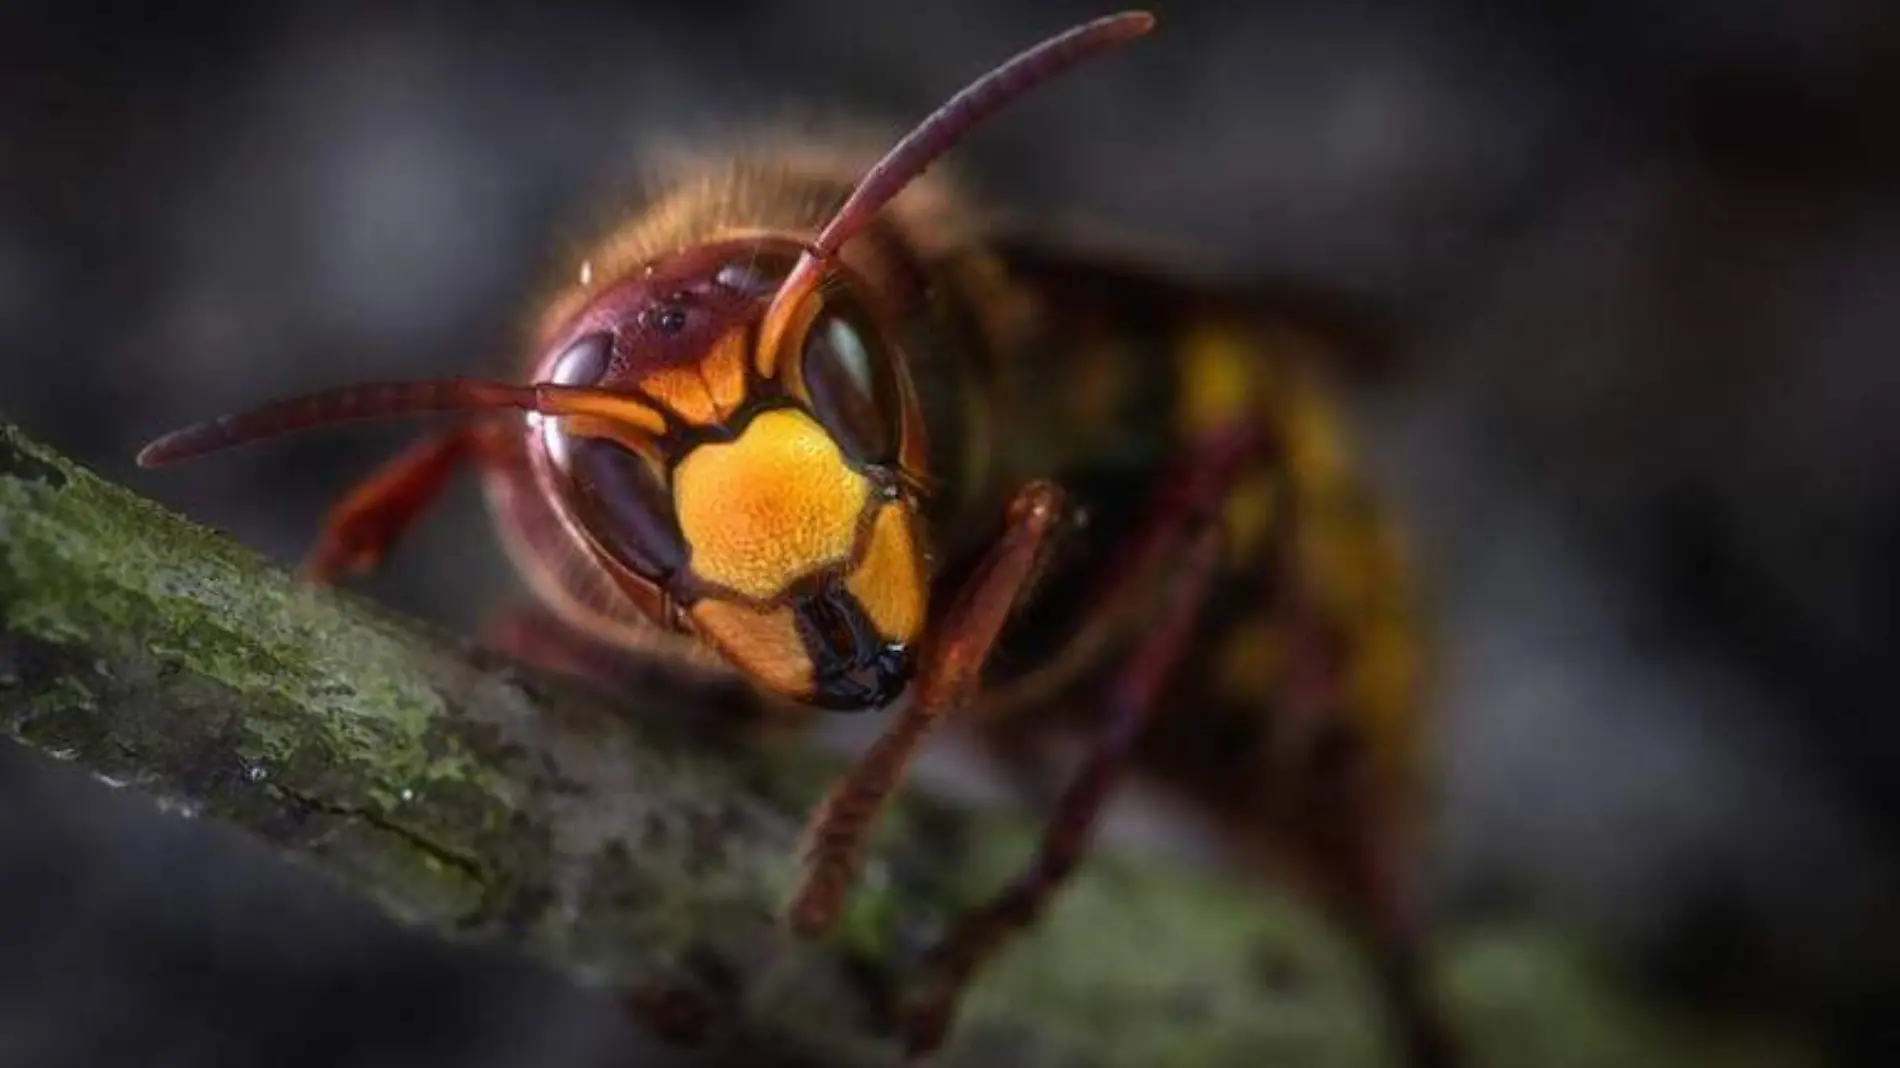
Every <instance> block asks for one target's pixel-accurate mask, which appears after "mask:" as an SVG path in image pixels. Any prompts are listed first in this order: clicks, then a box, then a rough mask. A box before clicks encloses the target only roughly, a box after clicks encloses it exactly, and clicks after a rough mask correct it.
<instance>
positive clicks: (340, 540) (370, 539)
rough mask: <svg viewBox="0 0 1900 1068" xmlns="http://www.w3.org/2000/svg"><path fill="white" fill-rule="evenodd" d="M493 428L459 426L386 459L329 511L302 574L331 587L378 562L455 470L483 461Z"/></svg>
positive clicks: (429, 503)
mask: <svg viewBox="0 0 1900 1068" xmlns="http://www.w3.org/2000/svg"><path fill="white" fill-rule="evenodd" d="M495 432H496V427H495V425H494V424H492V423H484V424H479V425H471V424H466V423H464V424H461V425H458V426H454V427H450V428H449V429H447V430H443V431H439V432H437V433H434V434H430V435H429V436H427V437H424V438H422V439H420V440H418V441H416V442H415V443H414V444H412V445H410V446H409V447H408V448H406V449H404V450H403V451H402V452H400V453H397V454H396V455H395V456H394V457H392V458H390V459H389V460H388V461H387V462H386V463H384V464H383V466H381V467H379V468H377V469H376V471H375V472H373V473H372V474H371V475H370V476H369V477H368V478H366V479H364V480H363V481H362V482H361V483H360V484H358V485H357V486H356V488H355V489H353V490H351V491H350V494H349V496H347V497H345V498H344V499H343V500H342V501H341V502H340V503H338V504H337V506H336V507H335V508H334V509H332V510H331V512H330V515H329V518H328V519H327V520H326V521H325V523H324V527H323V533H322V534H321V535H320V536H319V537H318V539H317V544H316V546H315V547H314V548H313V549H312V550H311V551H310V554H309V556H307V557H306V558H305V559H304V562H303V566H302V569H301V571H302V574H303V576H304V577H305V578H306V579H308V580H310V581H312V582H315V583H317V584H319V585H324V586H328V585H333V584H335V583H336V582H337V581H338V580H339V579H341V578H343V577H344V576H345V575H349V574H363V573H365V572H368V571H371V570H373V569H374V568H375V567H376V565H378V564H380V563H382V560H383V557H385V556H386V555H388V553H389V550H390V548H391V547H392V546H393V545H395V543H396V540H397V539H398V538H400V537H401V536H402V535H403V533H404V532H406V531H407V530H408V529H409V528H410V527H412V526H413V525H415V521H416V520H417V519H418V518H419V517H420V516H421V515H422V513H423V511H424V510H426V509H427V508H428V507H429V506H430V505H431V504H434V503H435V501H436V500H437V499H438V498H440V497H441V495H442V490H443V488H444V487H446V486H447V485H448V482H449V479H450V477H451V476H453V475H454V474H455V473H456V472H457V471H460V470H461V469H462V468H463V467H464V466H465V465H467V464H469V463H471V462H476V463H480V462H484V461H485V460H486V459H487V458H488V457H489V456H490V455H492V452H491V450H490V445H491V443H492V441H493V435H494V433H495Z"/></svg>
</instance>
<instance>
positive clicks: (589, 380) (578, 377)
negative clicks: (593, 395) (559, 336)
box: [548, 334, 613, 386]
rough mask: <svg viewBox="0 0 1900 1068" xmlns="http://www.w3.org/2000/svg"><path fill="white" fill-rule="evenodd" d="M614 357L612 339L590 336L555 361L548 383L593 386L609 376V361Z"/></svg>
mask: <svg viewBox="0 0 1900 1068" xmlns="http://www.w3.org/2000/svg"><path fill="white" fill-rule="evenodd" d="M612 355H613V340H612V339H611V338H610V337H608V336H607V335H606V334H589V335H587V336H586V337H584V338H581V339H580V340H578V341H576V342H574V343H573V344H572V345H569V346H568V347H567V351H565V352H563V353H561V355H560V356H559V357H558V358H557V359H556V360H555V361H554V366H553V367H552V368H550V369H549V372H548V381H550V382H553V383H554V384H556V385H561V386H591V385H593V384H594V383H596V382H599V381H600V380H601V378H602V377H603V376H605V375H606V374H607V361H608V358H609V357H611V356H612Z"/></svg>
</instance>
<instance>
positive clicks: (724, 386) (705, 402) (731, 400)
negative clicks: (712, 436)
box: [640, 327, 750, 426]
mask: <svg viewBox="0 0 1900 1068" xmlns="http://www.w3.org/2000/svg"><path fill="white" fill-rule="evenodd" d="M749 333H750V331H749V330H747V329H746V328H745V327H739V328H737V329H734V330H731V331H729V332H727V333H726V334H725V336H723V337H721V338H720V339H719V340H718V341H716V342H714V343H713V346H712V348H710V349H708V350H707V352H706V354H705V355H704V356H703V357H701V358H700V360H699V361H698V362H697V363H693V364H689V365H687V366H684V367H666V368H662V369H660V370H658V371H654V372H652V373H650V374H648V375H647V376H646V377H645V378H642V379H641V380H640V389H641V391H642V392H644V393H645V394H646V395H647V396H649V397H652V398H653V399H654V400H655V401H657V402H658V403H660V404H664V405H665V406H666V407H667V408H669V409H671V410H672V411H673V413H674V414H675V415H678V416H679V417H680V418H681V419H684V420H685V421H686V422H688V423H692V424H693V425H695V426H709V425H711V424H713V423H717V422H720V421H722V420H725V419H729V418H731V417H732V413H733V412H736V411H738V410H739V405H740V403H741V402H742V401H744V400H745V385H746V378H745V361H746V354H747V348H748V345H747V341H748V339H749Z"/></svg>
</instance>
